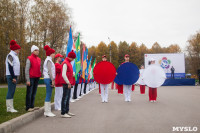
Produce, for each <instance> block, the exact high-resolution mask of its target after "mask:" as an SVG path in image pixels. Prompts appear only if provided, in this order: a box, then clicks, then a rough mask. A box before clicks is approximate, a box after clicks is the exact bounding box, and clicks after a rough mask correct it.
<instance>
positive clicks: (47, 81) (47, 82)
mask: <svg viewBox="0 0 200 133" xmlns="http://www.w3.org/2000/svg"><path fill="white" fill-rule="evenodd" d="M44 83H45V85H46V98H45V102H50V101H51V95H52V90H53V88H52V87H51V79H50V78H48V79H44Z"/></svg>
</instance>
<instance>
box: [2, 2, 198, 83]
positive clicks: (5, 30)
mask: <svg viewBox="0 0 200 133" xmlns="http://www.w3.org/2000/svg"><path fill="white" fill-rule="evenodd" d="M70 16H71V13H70V9H69V7H68V6H67V5H65V4H64V3H62V2H60V1H58V2H55V1H54V0H1V1H0V60H1V62H0V83H5V82H6V78H5V69H6V68H5V59H6V56H7V54H8V53H9V51H10V49H9V47H10V45H9V42H10V40H13V39H14V40H16V41H17V43H18V44H19V45H20V46H21V52H20V54H19V59H20V63H21V67H20V69H21V71H20V72H21V74H20V75H21V76H20V81H21V82H25V76H24V75H25V64H26V59H27V57H28V56H29V55H30V54H31V51H30V49H31V46H32V45H36V46H38V47H39V48H40V55H39V57H40V58H41V60H42V64H43V61H44V60H45V58H46V55H45V51H44V50H43V47H44V45H49V46H50V47H51V48H53V49H55V50H56V53H61V54H63V55H65V52H66V48H67V42H68V36H69V28H70V25H72V29H73V28H74V27H73V26H74V24H73V21H72V19H71V18H70ZM73 35H74V39H75V40H76V38H77V35H78V33H73ZM187 43H188V44H187V46H186V48H185V49H184V50H181V48H180V47H179V45H178V44H172V45H170V46H169V47H162V45H160V44H158V43H157V42H155V43H154V44H153V45H152V47H151V48H147V47H146V46H145V44H140V45H138V44H137V43H136V42H132V43H131V44H128V43H127V42H126V41H121V42H119V44H116V43H115V42H114V41H111V42H110V44H108V45H107V44H105V43H104V42H100V43H99V44H98V45H97V46H92V47H88V58H90V57H91V56H92V57H93V60H92V62H93V61H94V59H95V58H96V59H97V62H99V61H101V56H102V55H104V54H105V55H107V57H108V60H110V56H109V54H110V53H109V52H110V50H111V62H112V63H113V64H114V65H115V67H116V68H118V66H119V65H120V64H121V63H122V62H123V61H124V55H125V54H129V55H130V62H133V63H135V64H136V65H137V66H138V67H139V66H140V65H142V64H144V54H148V53H180V52H184V53H185V55H186V56H185V57H186V60H185V62H186V73H191V74H195V75H197V70H198V69H200V32H197V33H196V34H194V35H192V36H191V37H190V39H189V40H188V42H187ZM83 45H85V46H86V47H87V44H84V42H81V46H80V47H81V52H82V47H83ZM81 55H82V53H81Z"/></svg>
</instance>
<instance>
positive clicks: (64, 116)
mask: <svg viewBox="0 0 200 133" xmlns="http://www.w3.org/2000/svg"><path fill="white" fill-rule="evenodd" d="M61 117H62V118H71V116H70V115H68V114H64V115H61Z"/></svg>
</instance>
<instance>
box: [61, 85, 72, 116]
mask: <svg viewBox="0 0 200 133" xmlns="http://www.w3.org/2000/svg"><path fill="white" fill-rule="evenodd" d="M70 94H71V89H69V88H68V85H67V84H63V96H62V103H61V115H64V114H66V113H68V112H69V101H70Z"/></svg>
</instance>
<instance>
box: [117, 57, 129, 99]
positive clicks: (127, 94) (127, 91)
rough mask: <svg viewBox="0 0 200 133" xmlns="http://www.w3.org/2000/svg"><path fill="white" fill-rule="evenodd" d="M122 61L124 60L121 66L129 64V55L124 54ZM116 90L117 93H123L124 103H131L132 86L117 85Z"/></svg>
mask: <svg viewBox="0 0 200 133" xmlns="http://www.w3.org/2000/svg"><path fill="white" fill-rule="evenodd" d="M124 60H125V62H123V63H122V64H124V63H126V62H129V55H128V54H126V55H125V56H124ZM122 64H121V65H122ZM117 88H118V93H119V92H122V93H123V91H124V96H125V101H126V102H130V101H131V90H132V88H133V85H117Z"/></svg>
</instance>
